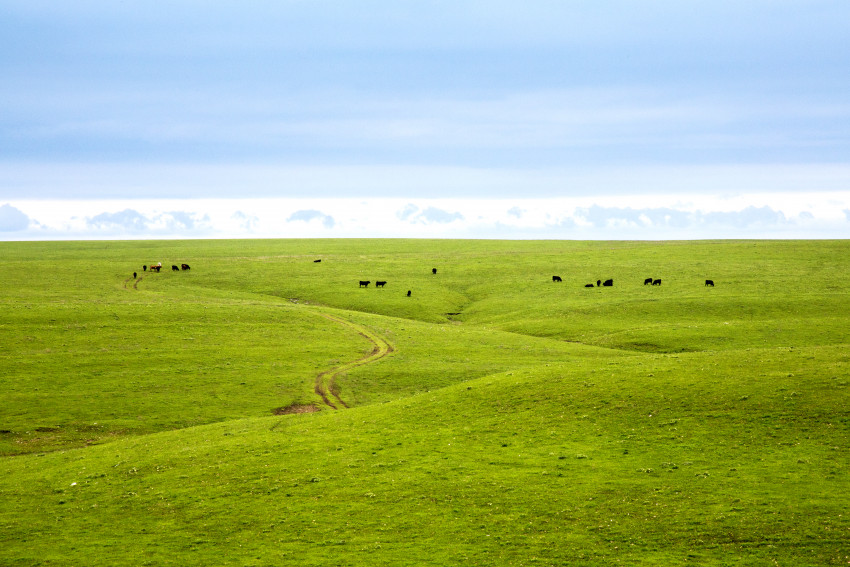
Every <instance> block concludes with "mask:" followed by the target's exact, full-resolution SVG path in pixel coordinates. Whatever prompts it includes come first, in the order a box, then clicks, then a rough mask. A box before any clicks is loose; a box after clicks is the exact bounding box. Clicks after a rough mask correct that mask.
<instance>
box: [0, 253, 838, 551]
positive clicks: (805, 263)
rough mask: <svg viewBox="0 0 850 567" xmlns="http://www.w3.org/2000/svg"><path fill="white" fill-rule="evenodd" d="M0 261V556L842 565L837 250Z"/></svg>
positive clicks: (40, 256)
mask: <svg viewBox="0 0 850 567" xmlns="http://www.w3.org/2000/svg"><path fill="white" fill-rule="evenodd" d="M0 250H2V256H0V284H2V285H0V303H2V315H0V337H2V342H1V343H0V344H2V347H3V348H2V351H0V375H2V384H3V388H2V390H0V454H2V455H3V456H2V457H0V504H2V506H0V564H2V565H219V564H220V565H588V566H589V565H608V564H611V565H613V564H626V565H681V564H697V565H765V564H773V565H775V564H778V565H812V566H815V565H839V564H840V565H846V564H847V563H848V561H850V552H848V550H850V520H848V513H847V509H848V508H849V507H850V497H848V496H847V495H848V494H850V475H848V473H850V469H848V465H850V458H848V449H850V443H848V440H850V435H848V433H850V420H848V417H849V416H850V410H848V407H850V403H848V402H850V395H848V381H850V371H848V368H850V366H848V362H850V348H848V343H850V338H848V333H850V294H848V291H850V254H848V252H850V244H848V243H847V242H844V241H806V242H800V241H771V242H765V241H722V242H720V241H719V242H658V243H648V242H644V243H640V242H561V241H538V242H525V241H510V242H507V241H452V240H446V241H442V240H439V241H433V240H430V241H429V240H259V241H251V240H248V241H160V242H78V243H2V244H0ZM315 260H321V262H316V261H315ZM160 261H161V262H162V263H163V265H164V266H165V269H164V270H163V271H162V272H160V273H150V272H149V271H143V270H142V265H148V264H156V263H157V262H160ZM181 263H187V264H189V265H190V266H191V269H190V270H188V271H183V270H181V271H172V270H171V269H170V267H171V265H172V264H176V265H178V266H179V265H180V264H181ZM433 268H436V269H437V273H436V274H434V273H432V269H433ZM134 271H135V272H137V277H136V278H133V272H134ZM553 275H558V276H560V277H561V278H562V280H563V281H562V282H553V281H552V276H553ZM649 277H652V278H653V279H661V285H658V286H650V285H644V283H643V282H644V279H645V278H649ZM609 278H611V279H613V281H614V285H613V286H611V287H596V286H595V285H594V286H593V287H592V288H586V287H585V284H587V283H591V282H593V283H594V284H595V283H596V281H597V280H605V279H609ZM706 279H713V280H714V282H715V286H714V287H707V286H705V285H704V284H705V280H706ZM361 280H370V281H371V282H372V283H371V284H370V285H369V286H368V287H365V288H363V287H359V285H358V282H359V281H361ZM378 280H385V281H387V284H386V286H385V287H383V288H375V282H376V281H378ZM408 291H410V296H408V294H407V292H408Z"/></svg>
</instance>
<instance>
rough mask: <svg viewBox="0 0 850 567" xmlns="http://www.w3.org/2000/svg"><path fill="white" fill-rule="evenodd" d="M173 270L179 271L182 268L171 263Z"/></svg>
mask: <svg viewBox="0 0 850 567" xmlns="http://www.w3.org/2000/svg"><path fill="white" fill-rule="evenodd" d="M171 271H172V272H179V271H180V268H178V267H177V266H175V265H173V264H172V265H171Z"/></svg>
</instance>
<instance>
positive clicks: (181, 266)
mask: <svg viewBox="0 0 850 567" xmlns="http://www.w3.org/2000/svg"><path fill="white" fill-rule="evenodd" d="M180 269H181V270H188V269H189V264H180Z"/></svg>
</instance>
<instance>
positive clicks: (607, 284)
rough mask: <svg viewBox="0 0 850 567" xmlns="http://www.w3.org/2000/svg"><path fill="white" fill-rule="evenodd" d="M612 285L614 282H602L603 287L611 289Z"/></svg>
mask: <svg viewBox="0 0 850 567" xmlns="http://www.w3.org/2000/svg"><path fill="white" fill-rule="evenodd" d="M612 285H614V280H605V281H604V282H602V286H603V287H611V286H612Z"/></svg>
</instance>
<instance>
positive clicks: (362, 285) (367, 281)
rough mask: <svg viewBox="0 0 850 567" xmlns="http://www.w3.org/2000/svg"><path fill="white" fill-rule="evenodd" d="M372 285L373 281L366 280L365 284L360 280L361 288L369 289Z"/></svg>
mask: <svg viewBox="0 0 850 567" xmlns="http://www.w3.org/2000/svg"><path fill="white" fill-rule="evenodd" d="M370 283H372V280H366V281H365V282H364V281H363V280H360V287H369V284H370Z"/></svg>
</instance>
